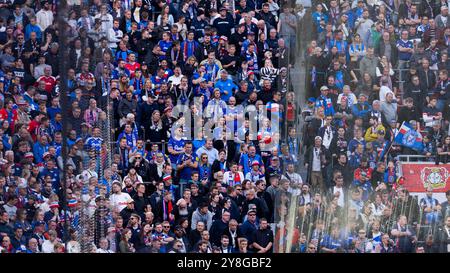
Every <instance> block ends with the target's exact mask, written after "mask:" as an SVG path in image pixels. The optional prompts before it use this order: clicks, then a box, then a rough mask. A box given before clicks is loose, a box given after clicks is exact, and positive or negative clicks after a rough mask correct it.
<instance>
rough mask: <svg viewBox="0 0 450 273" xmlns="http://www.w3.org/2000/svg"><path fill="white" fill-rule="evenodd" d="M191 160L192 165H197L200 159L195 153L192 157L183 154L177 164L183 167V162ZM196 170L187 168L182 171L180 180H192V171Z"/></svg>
mask: <svg viewBox="0 0 450 273" xmlns="http://www.w3.org/2000/svg"><path fill="white" fill-rule="evenodd" d="M189 159H190V160H191V161H192V163H195V162H196V161H198V157H197V156H196V155H195V154H194V153H193V154H191V155H187V154H182V155H180V156H179V157H178V161H177V162H176V163H177V165H181V164H183V162H185V161H186V160H189ZM194 170H195V169H193V168H191V167H188V166H185V167H184V168H183V169H182V170H181V171H180V179H184V180H189V179H191V174H192V171H194Z"/></svg>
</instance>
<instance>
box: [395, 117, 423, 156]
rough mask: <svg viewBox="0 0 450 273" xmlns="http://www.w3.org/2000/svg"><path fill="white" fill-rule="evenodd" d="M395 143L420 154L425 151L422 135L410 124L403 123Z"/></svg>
mask: <svg viewBox="0 0 450 273" xmlns="http://www.w3.org/2000/svg"><path fill="white" fill-rule="evenodd" d="M394 141H395V142H396V143H398V144H400V145H402V146H405V147H408V148H411V149H413V150H416V151H418V152H422V151H423V142H422V135H421V134H420V133H419V132H417V131H416V130H414V128H413V127H412V126H411V125H410V124H409V123H408V122H403V123H402V126H401V127H400V129H399V130H398V133H397V134H396V135H395V139H394Z"/></svg>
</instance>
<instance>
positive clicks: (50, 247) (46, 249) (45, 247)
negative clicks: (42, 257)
mask: <svg viewBox="0 0 450 273" xmlns="http://www.w3.org/2000/svg"><path fill="white" fill-rule="evenodd" d="M42 252H43V253H54V252H55V244H54V243H52V242H51V241H50V240H45V241H44V242H43V243H42Z"/></svg>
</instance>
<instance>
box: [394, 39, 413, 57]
mask: <svg viewBox="0 0 450 273" xmlns="http://www.w3.org/2000/svg"><path fill="white" fill-rule="evenodd" d="M400 46H401V47H405V48H413V47H414V45H413V42H411V41H409V40H406V41H404V40H398V41H397V48H398V47H400ZM411 56H412V53H410V52H401V51H400V50H399V51H398V59H399V60H402V61H409V59H411Z"/></svg>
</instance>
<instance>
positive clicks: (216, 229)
mask: <svg viewBox="0 0 450 273" xmlns="http://www.w3.org/2000/svg"><path fill="white" fill-rule="evenodd" d="M227 228H228V223H225V222H223V221H222V219H218V220H216V221H214V222H213V223H212V225H211V228H210V229H209V233H210V238H211V239H210V241H211V243H212V244H213V245H216V246H220V245H221V243H220V240H221V237H222V234H223V233H224V231H225V230H226V229H227Z"/></svg>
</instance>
